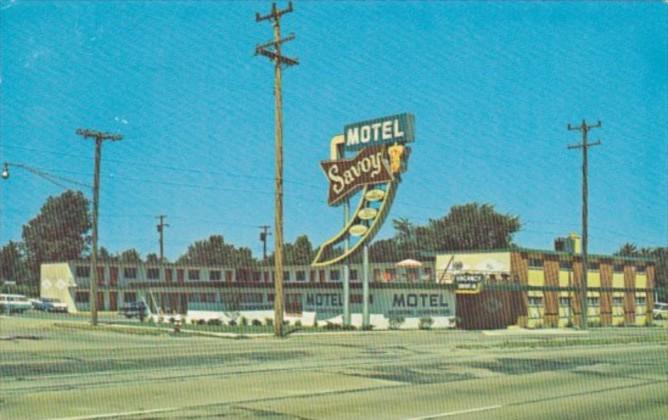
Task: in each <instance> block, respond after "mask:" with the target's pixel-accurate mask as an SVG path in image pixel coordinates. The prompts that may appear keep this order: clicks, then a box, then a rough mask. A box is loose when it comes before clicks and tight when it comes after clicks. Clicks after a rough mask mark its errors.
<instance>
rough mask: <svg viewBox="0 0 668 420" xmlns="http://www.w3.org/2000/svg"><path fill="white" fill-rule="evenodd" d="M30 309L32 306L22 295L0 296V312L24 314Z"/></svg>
mask: <svg viewBox="0 0 668 420" xmlns="http://www.w3.org/2000/svg"><path fill="white" fill-rule="evenodd" d="M28 309H32V304H31V303H30V301H29V300H28V298H27V297H25V296H23V295H11V294H0V312H2V313H12V312H19V313H21V312H25V311H27V310H28Z"/></svg>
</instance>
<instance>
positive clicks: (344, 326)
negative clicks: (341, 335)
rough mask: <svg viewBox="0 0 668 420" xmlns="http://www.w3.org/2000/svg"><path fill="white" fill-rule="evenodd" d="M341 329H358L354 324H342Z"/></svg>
mask: <svg viewBox="0 0 668 420" xmlns="http://www.w3.org/2000/svg"><path fill="white" fill-rule="evenodd" d="M341 329H343V330H346V331H355V330H356V329H357V327H356V326H354V325H342V326H341Z"/></svg>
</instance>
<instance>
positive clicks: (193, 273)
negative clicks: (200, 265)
mask: <svg viewBox="0 0 668 420" xmlns="http://www.w3.org/2000/svg"><path fill="white" fill-rule="evenodd" d="M188 280H199V270H188Z"/></svg>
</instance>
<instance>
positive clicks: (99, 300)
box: [97, 292, 104, 311]
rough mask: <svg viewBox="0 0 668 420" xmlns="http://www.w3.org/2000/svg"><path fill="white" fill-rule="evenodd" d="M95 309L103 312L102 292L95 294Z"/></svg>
mask: <svg viewBox="0 0 668 420" xmlns="http://www.w3.org/2000/svg"><path fill="white" fill-rule="evenodd" d="M97 309H98V310H100V311H104V292H97Z"/></svg>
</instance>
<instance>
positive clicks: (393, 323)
mask: <svg viewBox="0 0 668 420" xmlns="http://www.w3.org/2000/svg"><path fill="white" fill-rule="evenodd" d="M404 321H405V319H404V318H403V317H397V318H390V329H391V330H398V329H399V328H401V324H403V323H404Z"/></svg>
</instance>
